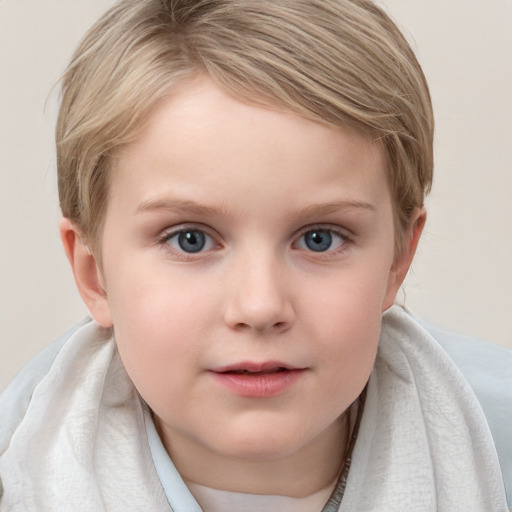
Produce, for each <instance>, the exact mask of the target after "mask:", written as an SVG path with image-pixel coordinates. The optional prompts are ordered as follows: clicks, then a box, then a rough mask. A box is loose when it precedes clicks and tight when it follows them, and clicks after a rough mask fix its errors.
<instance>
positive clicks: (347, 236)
mask: <svg viewBox="0 0 512 512" xmlns="http://www.w3.org/2000/svg"><path fill="white" fill-rule="evenodd" d="M315 230H319V231H330V232H331V233H333V234H335V235H337V236H339V237H341V238H342V239H343V243H342V244H341V245H340V246H339V247H337V248H335V249H330V250H327V251H320V252H314V251H311V250H308V249H302V248H297V249H299V250H303V251H304V252H307V253H311V254H313V255H314V256H315V257H325V258H328V257H329V256H333V255H336V254H339V253H341V252H343V251H345V250H347V248H348V247H347V246H348V245H349V244H350V243H351V242H352V241H353V235H352V234H351V233H350V231H349V230H348V229H344V228H341V227H340V226H333V225H332V224H311V225H309V226H305V227H303V228H301V229H300V230H299V232H298V233H297V235H296V236H295V238H294V240H295V241H294V242H293V244H292V245H293V246H295V247H296V245H297V243H298V241H299V240H300V239H301V238H302V237H303V236H304V235H305V234H307V233H310V232H311V231H315Z"/></svg>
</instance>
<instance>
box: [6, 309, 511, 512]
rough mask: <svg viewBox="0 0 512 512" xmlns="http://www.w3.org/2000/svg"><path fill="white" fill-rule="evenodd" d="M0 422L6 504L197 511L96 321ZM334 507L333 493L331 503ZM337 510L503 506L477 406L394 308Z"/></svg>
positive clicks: (444, 510) (30, 379)
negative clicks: (151, 436) (151, 437)
mask: <svg viewBox="0 0 512 512" xmlns="http://www.w3.org/2000/svg"><path fill="white" fill-rule="evenodd" d="M27 372H28V373H27ZM505 409H506V410H510V405H509V406H508V409H507V408H505ZM0 418H1V420H0V421H1V427H0V478H1V479H2V481H3V485H4V494H3V497H2V498H1V499H0V510H1V511H2V512H21V511H24V512H36V511H37V512H45V511H56V510H58V511H59V512H65V511H73V512H82V511H83V512H86V511H87V512H90V511H95V512H101V511H115V512H117V511H119V512H121V511H123V512H125V511H127V510H130V511H135V510H141V511H148V510H151V511H156V512H160V511H162V512H164V511H165V512H169V511H173V512H190V511H191V510H198V511H199V510H200V508H199V506H198V505H197V502H195V500H194V498H193V497H192V495H191V494H190V492H189V491H188V489H187V488H186V486H185V484H184V483H183V481H182V480H181V478H180V477H179V474H178V473H177V472H176V471H175V468H174V470H173V472H171V473H170V475H171V476H170V477H169V478H170V480H171V481H170V482H168V481H162V482H161V481H160V478H159V476H158V475H159V473H157V470H156V468H155V464H156V465H157V466H158V465H159V464H170V466H171V467H173V465H172V462H171V461H170V459H169V458H168V457H167V456H166V454H165V452H164V453H160V456H161V457H162V460H160V461H157V460H155V461H154V460H153V459H154V458H155V452H154V450H152V449H150V445H149V442H148V435H147V432H146V426H145V422H146V423H147V421H148V413H147V411H145V407H144V405H143V403H142V401H141V400H140V398H139V396H138V394H137V392H136V390H135V389H134V387H133V385H132V383H131V382H130V380H129V378H128V376H127V375H126V372H125V370H124V367H123V365H122V363H121V361H120V359H119V356H118V353H117V350H116V347H115V342H114V340H113V339H110V338H109V339H107V338H105V336H104V331H103V330H102V329H101V328H99V327H98V326H97V325H95V324H94V323H93V322H89V323H86V324H85V325H83V326H81V327H79V328H78V329H77V330H76V331H75V332H74V333H72V334H71V336H70V337H69V339H67V340H65V341H61V342H60V344H59V345H57V346H55V347H52V348H51V349H49V350H48V351H46V353H45V355H44V356H41V357H40V358H38V359H36V361H35V362H33V363H31V365H30V366H29V367H28V370H25V371H24V372H22V374H21V376H20V377H19V378H18V379H17V380H15V381H14V382H13V385H12V386H11V387H9V388H8V389H7V390H6V392H5V393H4V394H3V395H2V397H1V399H0ZM152 452H153V456H152ZM505 459H506V460H505V463H506V462H507V461H508V459H507V457H506V456H505ZM164 489H165V490H164ZM186 500H189V501H188V502H187V501H186ZM190 506H193V507H194V508H192V509H191V508H190ZM336 510H338V503H336V502H335V500H330V501H329V502H328V503H327V505H326V506H325V507H324V511H325V512H334V511H336ZM339 510H341V511H342V512H360V511H365V512H372V511H379V512H385V511H386V512H387V511H391V510H392V511H393V512H401V511H404V512H427V511H432V512H434V511H437V512H457V511H464V512H471V511H474V512H490V511H492V512H505V511H506V510H507V506H506V502H505V493H504V487H503V481H502V475H501V473H500V468H499V463H498V457H497V454H496V450H495V447H494V443H493V439H492V437H491V433H490V431H489V428H488V425H487V422H486V420H485V417H484V414H483V412H482V408H481V407H480V404H479V403H478V401H477V399H476V397H475V395H474V394H473V392H472V390H471V388H470V386H469V385H468V383H467V382H466V380H465V379H464V378H463V377H462V375H461V373H460V372H459V371H458V370H457V368H456V366H455V365H454V364H453V362H452V361H451V360H450V359H449V357H448V356H447V355H446V353H445V352H444V351H443V350H442V349H441V348H440V346H439V345H438V344H437V343H436V342H435V341H434V339H433V338H432V337H431V336H430V335H429V334H428V333H427V332H426V331H425V330H424V329H423V328H422V327H421V326H420V325H419V324H418V323H417V322H416V321H414V320H413V319H412V318H411V317H409V316H408V315H407V314H406V313H404V312H403V311H402V310H401V309H399V308H396V307H394V308H392V310H390V312H388V313H387V314H386V315H385V318H384V322H383V329H382V335H381V342H380V346H379V352H378V356H377V360H376V363H375V368H374V371H373V372H372V376H371V378H370V381H369V383H368V386H367V398H366V405H365V409H364V413H363V416H362V420H361V425H360V430H359V435H358V438H357V442H356V444H355V447H354V452H353V454H352V465H351V469H350V473H349V475H348V480H347V485H346V490H345V495H344V498H343V501H342V504H341V508H339Z"/></svg>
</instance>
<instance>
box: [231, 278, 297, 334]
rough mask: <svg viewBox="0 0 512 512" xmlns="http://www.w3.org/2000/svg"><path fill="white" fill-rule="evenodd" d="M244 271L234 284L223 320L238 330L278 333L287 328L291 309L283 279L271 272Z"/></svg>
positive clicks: (290, 318)
mask: <svg viewBox="0 0 512 512" xmlns="http://www.w3.org/2000/svg"><path fill="white" fill-rule="evenodd" d="M253 276H254V277H253V278H251V277H250V276H249V275H248V274H247V273H246V274H245V278H244V279H243V280H242V281H241V282H239V283H238V285H237V286H236V287H235V289H234V291H233V293H232V296H231V300H229V301H228V303H227V305H226V310H225V315H224V316H225V322H226V324H227V325H228V326H229V327H230V328H231V329H235V330H238V331H249V330H251V331H255V332H259V333H273V334H278V333H281V332H283V331H286V330H287V329H289V327H290V326H291V325H292V323H293V320H294V316H295V313H294V310H293V307H292V304H291V301H290V298H289V290H288V289H287V286H286V284H285V283H284V280H283V279H282V276H281V278H279V277H278V276H274V275H273V274H272V273H270V272H261V271H260V272H257V273H253Z"/></svg>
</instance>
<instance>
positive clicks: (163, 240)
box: [157, 222, 222, 258]
mask: <svg viewBox="0 0 512 512" xmlns="http://www.w3.org/2000/svg"><path fill="white" fill-rule="evenodd" d="M187 231H199V232H201V233H204V234H205V236H206V237H208V238H209V239H210V240H211V241H212V242H213V248H211V249H206V250H201V251H198V252H197V253H188V252H186V251H180V250H178V249H176V248H174V247H172V246H171V245H170V244H169V240H171V239H172V238H173V237H175V236H177V235H179V234H180V233H185V232H187ZM212 231H213V230H212V229H211V228H209V227H208V226H205V225H204V224H197V223H193V222H191V223H183V224H178V225H177V226H172V227H169V228H166V229H164V230H163V231H162V232H161V233H160V234H159V235H158V238H157V244H158V245H159V246H162V247H163V248H164V249H165V250H168V251H169V252H172V253H173V254H175V255H177V256H179V257H182V258H197V257H200V256H204V255H205V253H208V252H210V251H211V250H212V249H218V248H220V247H221V246H222V244H221V243H220V242H219V238H220V237H219V236H218V234H217V233H215V234H213V233H212Z"/></svg>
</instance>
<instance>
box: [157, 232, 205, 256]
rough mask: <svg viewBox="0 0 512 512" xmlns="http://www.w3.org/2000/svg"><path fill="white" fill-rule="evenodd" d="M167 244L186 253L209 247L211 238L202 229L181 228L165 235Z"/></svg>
mask: <svg viewBox="0 0 512 512" xmlns="http://www.w3.org/2000/svg"><path fill="white" fill-rule="evenodd" d="M166 242H167V244H169V245H170V246H171V247H172V248H173V249H176V250H178V251H183V252H187V253H196V252H200V251H203V250H204V249H207V250H208V249H211V248H212V246H213V240H212V239H211V237H210V236H208V235H207V234H206V233H205V232H204V231H199V230H197V229H183V230H182V231H178V232H177V233H174V234H172V235H171V236H169V237H167V240H166Z"/></svg>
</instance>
